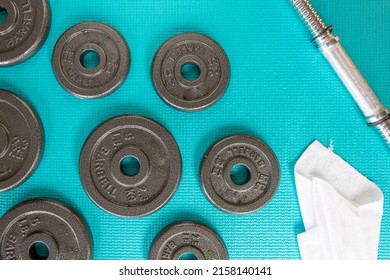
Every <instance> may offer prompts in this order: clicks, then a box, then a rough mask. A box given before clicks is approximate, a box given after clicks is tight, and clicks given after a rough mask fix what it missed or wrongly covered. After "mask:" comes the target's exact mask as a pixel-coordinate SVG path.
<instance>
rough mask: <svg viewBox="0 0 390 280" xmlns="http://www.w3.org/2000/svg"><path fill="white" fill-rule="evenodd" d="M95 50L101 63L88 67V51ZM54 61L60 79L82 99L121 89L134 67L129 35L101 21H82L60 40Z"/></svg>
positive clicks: (55, 50) (57, 76)
mask: <svg viewBox="0 0 390 280" xmlns="http://www.w3.org/2000/svg"><path fill="white" fill-rule="evenodd" d="M91 51H92V52H95V53H96V54H97V55H98V57H99V64H98V65H97V66H96V67H95V68H93V69H88V68H86V67H84V65H83V64H82V57H83V55H84V54H86V53H87V52H91ZM52 65H53V69H54V73H55V75H56V78H57V80H58V82H59V83H60V84H61V85H62V87H63V88H64V89H65V90H66V91H67V92H69V93H70V94H72V95H74V96H76V97H79V98H82V99H96V98H102V97H105V96H107V95H109V94H111V93H113V92H114V91H115V90H116V89H118V88H119V87H120V86H121V85H122V84H123V83H124V81H125V79H126V77H127V75H128V72H129V69H130V51H129V48H128V46H127V43H126V41H125V39H124V38H123V37H122V36H121V35H120V34H119V33H118V32H117V31H115V30H114V29H113V28H111V27H109V26H107V25H104V24H101V23H97V22H85V23H80V24H77V25H75V26H73V27H72V28H70V29H69V30H67V31H66V32H65V33H64V34H63V35H62V36H61V38H60V39H59V40H58V41H57V44H56V46H55V48H54V52H53V56H52Z"/></svg>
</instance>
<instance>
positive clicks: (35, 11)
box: [0, 0, 50, 67]
mask: <svg viewBox="0 0 390 280" xmlns="http://www.w3.org/2000/svg"><path fill="white" fill-rule="evenodd" d="M0 12H2V13H3V15H6V17H5V20H4V22H3V23H1V24H0V67H2V66H11V65H15V64H18V63H21V62H23V61H25V60H27V59H29V58H30V57H31V56H33V55H34V54H35V53H36V52H37V51H38V50H39V49H40V48H41V46H42V45H43V43H44V42H45V40H46V37H47V34H48V33H49V27H50V8H49V5H48V2H47V0H34V1H32V0H2V1H0Z"/></svg>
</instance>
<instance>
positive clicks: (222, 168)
mask: <svg viewBox="0 0 390 280" xmlns="http://www.w3.org/2000/svg"><path fill="white" fill-rule="evenodd" d="M235 168H243V171H246V172H247V176H245V177H244V176H243V179H244V180H242V181H240V182H237V181H235V180H234V178H232V175H233V174H234V173H233V174H232V172H234V171H233V170H234V169H235ZM200 173H201V174H200V176H201V183H202V187H203V191H204V193H205V195H206V196H207V198H208V199H209V200H210V201H211V202H212V203H213V204H214V205H215V206H216V207H217V208H219V209H221V210H223V211H225V212H228V213H231V214H248V213H252V212H254V211H256V210H259V209H261V208H262V207H264V206H265V205H267V204H268V203H269V202H270V201H271V200H272V198H273V197H274V195H275V193H276V191H277V188H278V185H279V179H280V169H279V163H278V160H277V158H276V156H275V154H274V153H273V152H272V150H271V149H270V148H269V147H268V146H267V145H266V144H265V143H263V142H261V141H260V140H258V139H256V138H254V137H251V136H247V135H235V136H231V137H228V138H225V139H223V140H222V141H220V142H218V143H217V144H215V145H214V146H213V147H212V148H211V149H210V150H209V152H208V153H207V154H206V155H205V157H204V159H203V163H202V166H201V172H200ZM243 174H244V175H245V173H244V172H243ZM238 175H240V174H238Z"/></svg>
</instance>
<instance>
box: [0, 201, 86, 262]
mask: <svg viewBox="0 0 390 280" xmlns="http://www.w3.org/2000/svg"><path fill="white" fill-rule="evenodd" d="M0 233H1V235H0V250H1V251H0V259H2V260H36V259H47V260H88V259H90V258H91V241H90V237H89V234H88V231H87V229H86V226H85V225H84V224H83V222H82V221H81V220H80V219H79V218H78V217H77V216H76V214H75V213H73V212H72V211H71V210H69V209H68V208H66V207H64V206H62V205H60V204H57V203H55V202H51V201H46V200H32V201H27V202H24V203H22V204H20V205H18V206H16V207H15V208H14V209H12V210H11V211H9V212H8V213H7V214H6V215H5V216H4V217H3V219H2V220H0ZM37 244H44V246H46V247H47V249H48V255H47V256H40V255H39V252H36V250H35V246H36V245H37Z"/></svg>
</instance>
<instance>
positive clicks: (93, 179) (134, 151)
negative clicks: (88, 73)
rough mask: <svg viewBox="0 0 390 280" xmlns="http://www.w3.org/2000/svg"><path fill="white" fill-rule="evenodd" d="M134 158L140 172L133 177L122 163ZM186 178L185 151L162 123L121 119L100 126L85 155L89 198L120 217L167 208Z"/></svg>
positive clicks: (82, 169)
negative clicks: (184, 177)
mask: <svg viewBox="0 0 390 280" xmlns="http://www.w3.org/2000/svg"><path fill="white" fill-rule="evenodd" d="M126 157H134V158H136V159H137V160H138V162H139V171H138V172H137V173H136V174H135V175H134V176H128V175H126V174H125V173H123V172H122V170H121V163H122V160H123V159H125V158H126ZM181 173H182V159H181V155H180V151H179V148H178V146H177V144H176V142H175V140H174V138H173V137H172V136H171V134H170V133H169V132H168V131H167V130H166V129H165V128H164V127H162V126H161V125H160V124H158V123H156V122H154V121H152V120H149V119H146V118H143V117H138V116H121V117H117V118H114V119H111V120H109V121H108V122H106V123H104V124H103V125H101V126H100V127H98V128H97V129H96V130H95V131H94V132H93V133H92V135H91V136H90V137H89V138H88V140H87V141H86V143H85V145H84V148H83V150H82V152H81V156H80V176H81V181H82V184H83V186H84V189H85V191H86V193H87V194H88V195H89V197H90V198H91V199H92V201H94V202H95V204H97V205H98V206H99V207H101V208H102V209H103V210H105V211H106V212H108V213H111V214H113V215H117V216H120V217H128V218H131V217H133V218H134V217H141V216H146V215H149V214H152V213H153V212H155V211H157V210H159V209H160V208H161V207H163V206H164V205H165V204H166V203H167V202H168V201H169V200H170V199H171V197H172V196H173V194H174V193H175V192H176V189H177V187H178V185H179V182H180V178H181Z"/></svg>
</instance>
